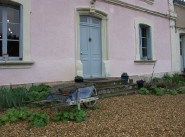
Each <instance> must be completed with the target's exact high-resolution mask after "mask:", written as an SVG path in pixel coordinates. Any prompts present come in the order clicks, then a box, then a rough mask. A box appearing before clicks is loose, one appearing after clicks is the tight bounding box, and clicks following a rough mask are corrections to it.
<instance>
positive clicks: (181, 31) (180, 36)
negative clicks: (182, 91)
mask: <svg viewBox="0 0 185 137" xmlns="http://www.w3.org/2000/svg"><path fill="white" fill-rule="evenodd" d="M174 9H175V13H176V15H177V19H176V23H175V29H176V31H175V33H176V35H175V39H176V43H175V46H174V47H176V49H177V50H176V53H174V55H176V56H175V57H174V58H175V59H174V60H177V61H176V66H179V68H177V69H178V70H179V71H180V72H182V71H184V68H185V1H184V0H175V1H174Z"/></svg>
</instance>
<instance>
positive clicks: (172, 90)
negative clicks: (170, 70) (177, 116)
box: [166, 89, 177, 95]
mask: <svg viewBox="0 0 185 137" xmlns="http://www.w3.org/2000/svg"><path fill="white" fill-rule="evenodd" d="M166 91H167V92H168V93H169V94H171V95H176V94H177V90H175V89H167V90H166Z"/></svg>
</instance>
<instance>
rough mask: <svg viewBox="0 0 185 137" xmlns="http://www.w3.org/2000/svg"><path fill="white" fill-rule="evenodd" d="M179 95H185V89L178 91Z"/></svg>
mask: <svg viewBox="0 0 185 137" xmlns="http://www.w3.org/2000/svg"><path fill="white" fill-rule="evenodd" d="M177 93H179V94H185V89H184V88H180V89H177Z"/></svg>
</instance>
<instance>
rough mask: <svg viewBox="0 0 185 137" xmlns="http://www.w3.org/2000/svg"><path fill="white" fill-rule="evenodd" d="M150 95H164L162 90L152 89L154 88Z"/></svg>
mask: <svg viewBox="0 0 185 137" xmlns="http://www.w3.org/2000/svg"><path fill="white" fill-rule="evenodd" d="M152 93H154V94H155V95H157V96H163V95H164V88H158V87H154V88H152Z"/></svg>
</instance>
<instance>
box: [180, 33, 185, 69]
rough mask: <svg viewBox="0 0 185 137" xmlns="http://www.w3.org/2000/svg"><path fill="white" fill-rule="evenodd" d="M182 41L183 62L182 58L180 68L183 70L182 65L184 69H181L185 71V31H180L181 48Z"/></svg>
mask: <svg viewBox="0 0 185 137" xmlns="http://www.w3.org/2000/svg"><path fill="white" fill-rule="evenodd" d="M181 36H182V41H181V39H180V37H181ZM180 41H181V42H182V62H181V59H180V70H181V65H182V66H183V70H181V72H184V69H185V33H179V49H180ZM179 52H180V50H179ZM179 55H180V54H179ZM180 56H181V55H180ZM180 58H181V57H180ZM182 63H183V64H182Z"/></svg>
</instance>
